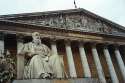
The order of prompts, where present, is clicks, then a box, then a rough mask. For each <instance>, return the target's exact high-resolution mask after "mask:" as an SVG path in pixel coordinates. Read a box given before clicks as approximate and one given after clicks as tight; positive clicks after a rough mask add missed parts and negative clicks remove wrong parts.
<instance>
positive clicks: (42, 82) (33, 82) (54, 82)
mask: <svg viewBox="0 0 125 83" xmlns="http://www.w3.org/2000/svg"><path fill="white" fill-rule="evenodd" d="M13 83H100V82H99V80H98V79H93V78H78V79H51V80H47V79H29V80H14V81H13Z"/></svg>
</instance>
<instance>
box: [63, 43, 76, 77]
mask: <svg viewBox="0 0 125 83" xmlns="http://www.w3.org/2000/svg"><path fill="white" fill-rule="evenodd" d="M65 46H66V54H67V60H68V65H69V72H70V76H71V77H77V75H76V69H75V64H74V60H73V54H72V50H71V46H70V43H69V42H66V43H65Z"/></svg>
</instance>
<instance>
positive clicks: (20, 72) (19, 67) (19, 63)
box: [17, 36, 24, 79]
mask: <svg viewBox="0 0 125 83" xmlns="http://www.w3.org/2000/svg"><path fill="white" fill-rule="evenodd" d="M22 48H23V40H22V37H21V36H17V79H22V78H23V74H24V56H23V55H19V53H20V51H21V49H22Z"/></svg>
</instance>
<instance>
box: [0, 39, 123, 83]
mask: <svg viewBox="0 0 125 83" xmlns="http://www.w3.org/2000/svg"><path fill="white" fill-rule="evenodd" d="M21 43H22V42H21V41H17V46H21ZM50 44H51V49H52V53H53V54H58V50H57V45H56V41H52V42H51V43H50ZM64 44H65V50H66V55H67V60H68V67H69V74H70V77H72V78H77V73H76V68H75V63H74V58H73V53H72V49H71V41H64ZM85 44H86V43H85V42H81V41H80V42H78V48H79V54H80V58H81V63H82V68H83V70H84V77H87V78H91V77H92V75H91V71H90V67H89V63H88V59H87V53H86V52H85V47H84V45H85ZM97 44H98V43H92V45H91V52H92V56H93V59H94V63H95V65H96V70H97V74H98V78H99V80H100V81H101V82H102V83H106V78H105V75H104V70H103V68H102V65H101V61H100V58H99V53H98V51H97V47H96V45H97ZM114 47H115V49H114V54H115V57H116V60H117V63H118V66H119V69H120V71H121V72H122V73H121V75H122V77H123V80H124V81H125V65H124V62H123V59H122V56H123V55H121V53H120V51H119V47H118V45H114ZM0 49H2V50H3V49H4V40H3V38H2V37H1V39H0ZM1 52H2V51H1ZM103 54H104V57H105V59H106V63H107V65H108V70H109V73H110V76H111V80H112V82H113V83H119V79H118V76H117V74H116V71H115V68H114V66H113V62H112V59H111V55H110V52H109V49H108V45H107V44H104V45H103ZM22 60H24V58H23V57H21V56H17V78H22V73H23V68H24V67H23V66H20V65H21V64H24V62H22Z"/></svg>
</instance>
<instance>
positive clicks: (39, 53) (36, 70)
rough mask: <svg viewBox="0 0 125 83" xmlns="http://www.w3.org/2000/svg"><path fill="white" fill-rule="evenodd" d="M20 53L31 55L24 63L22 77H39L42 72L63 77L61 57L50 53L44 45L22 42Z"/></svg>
mask: <svg viewBox="0 0 125 83" xmlns="http://www.w3.org/2000/svg"><path fill="white" fill-rule="evenodd" d="M20 53H21V54H24V55H25V56H29V57H31V58H30V60H28V62H26V64H25V68H24V78H27V79H29V78H30V79H31V78H41V77H40V76H41V74H44V73H51V74H53V75H54V77H56V78H64V65H63V58H62V57H61V56H58V55H52V54H51V51H50V49H49V48H48V47H47V46H46V45H44V44H40V45H35V44H34V43H33V42H30V43H27V44H24V46H23V48H22V49H21V51H20Z"/></svg>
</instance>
